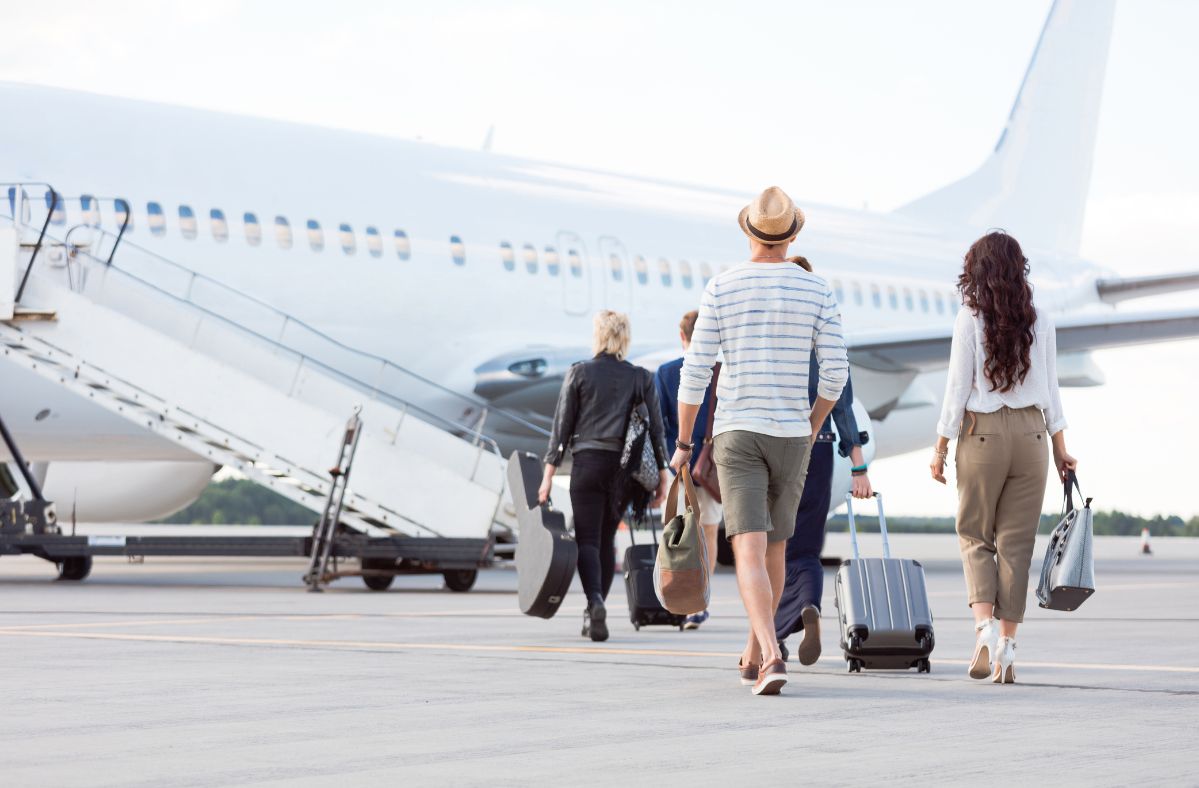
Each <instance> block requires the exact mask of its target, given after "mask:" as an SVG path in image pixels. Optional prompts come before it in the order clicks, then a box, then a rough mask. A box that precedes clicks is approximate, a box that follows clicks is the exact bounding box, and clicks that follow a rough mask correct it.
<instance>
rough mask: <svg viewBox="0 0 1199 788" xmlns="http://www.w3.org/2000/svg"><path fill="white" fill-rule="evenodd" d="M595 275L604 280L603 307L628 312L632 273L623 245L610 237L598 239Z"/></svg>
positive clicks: (630, 302)
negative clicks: (597, 259) (597, 263)
mask: <svg viewBox="0 0 1199 788" xmlns="http://www.w3.org/2000/svg"><path fill="white" fill-rule="evenodd" d="M599 258H600V259H599V263H600V264H599V265H598V266H597V270H596V275H597V276H599V277H601V278H602V279H603V280H604V307H605V308H606V309H615V310H616V311H617V312H626V313H627V312H629V311H631V310H632V307H633V290H632V288H633V272H632V271H631V270H629V255H628V252H626V251H625V248H624V244H622V243H621V242H620V241H619V240H618V239H616V238H613V237H612V236H610V235H605V236H604V237H602V238H600V239H599Z"/></svg>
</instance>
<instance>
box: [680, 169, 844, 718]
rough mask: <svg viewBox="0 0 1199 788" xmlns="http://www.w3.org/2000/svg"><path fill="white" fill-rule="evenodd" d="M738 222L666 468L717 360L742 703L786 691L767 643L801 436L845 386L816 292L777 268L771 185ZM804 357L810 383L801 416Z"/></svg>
mask: <svg viewBox="0 0 1199 788" xmlns="http://www.w3.org/2000/svg"><path fill="white" fill-rule="evenodd" d="M738 223H739V224H740V225H741V231H742V232H744V233H745V235H746V236H747V237H748V238H749V251H750V257H749V261H748V262H745V263H742V264H741V265H738V266H735V267H733V268H732V269H730V270H728V271H725V272H724V273H722V274H720V275H718V276H716V277H715V278H713V279H712V280H711V281H709V282H708V286H707V287H706V288H705V289H704V295H703V299H702V300H701V302H700V308H699V318H698V319H697V320H696V323H695V330H694V332H693V334H692V338H691V345H690V347H689V348H688V349H687V353H686V355H685V356H684V360H683V369H682V373H681V375H680V382H679V440H678V442H677V444H676V451H675V454H674V458H673V459H672V460H671V463H670V464H671V467H672V468H673V469H674V470H675V471H676V472H677V471H678V469H679V468H680V467H681V466H682V465H683V463H685V462H687V461H688V459H689V458H690V455H691V452H692V450H693V448H694V447H693V445H692V443H691V436H692V434H693V431H694V429H695V418H696V413H697V412H698V410H699V405H700V403H702V402H703V399H704V393H705V392H706V391H707V389H708V383H709V381H710V380H711V378H712V367H713V365H714V364H715V363H716V359H717V356H718V355H721V354H722V355H723V357H724V364H723V366H722V367H721V371H720V380H719V382H718V384H717V391H716V394H717V401H718V404H717V407H716V416H715V419H714V422H713V426H712V434H713V436H714V437H713V438H712V441H713V446H712V451H713V457H714V459H715V461H716V470H717V475H718V476H719V478H720V491H721V497H722V498H723V501H724V523H725V532H726V534H727V535H728V538H729V539H730V540H731V541H732V545H733V554H734V556H735V557H736V564H737V587H738V589H739V590H740V592H741V601H742V602H743V603H744V605H745V612H746V614H747V615H748V617H749V638H748V640H747V642H746V644H745V650H744V651H743V652H742V654H741V660H740V662H739V664H738V668H739V669H740V671H741V683H742V684H744V685H748V686H752V688H753V690H752V691H753V694H755V695H777V694H778V692H779V690H780V689H781V688H782V686H783V685H784V684H786V683H787V668H786V666H785V664H784V663H783V661H782V658H781V655H780V653H779V645H778V641H777V640H776V639H775V633H774V614H775V611H776V609H777V608H778V604H779V598H780V596H781V594H782V591H783V583H784V579H785V574H786V569H785V551H786V546H787V539H788V538H789V537H790V536H791V534H792V532H793V531H794V530H795V514H796V511H797V509H798V508H799V499H800V495H801V494H802V493H803V484H804V476H805V475H806V473H807V466H808V457H809V454H810V449H811V446H812V443H813V438H814V436H815V435H816V433H817V432H819V430H820V426H821V425H822V424H823V423H824V419H825V418H826V417H827V416H828V414H829V412H830V411H831V410H832V407H833V404H834V403H835V402H836V401H837V397H838V396H840V394H841V389H842V388H843V387H844V386H845V381H846V379H847V378H848V377H849V361H848V358H847V356H846V353H845V342H844V340H843V339H842V336H841V316H840V312H839V310H838V307H837V302H836V300H835V299H834V298H833V294H832V291H831V290H830V289H829V286H828V284H827V283H826V282H825V281H824V280H823V279H821V278H820V277H819V276H817V275H815V274H812V273H809V272H808V271H805V270H803V269H802V268H800V267H799V266H797V265H794V264H793V263H790V262H787V259H786V258H787V248H788V246H789V245H790V244H791V242H792V241H794V240H795V237H796V236H797V235H798V234H799V231H800V229H801V228H802V227H803V223H804V215H803V211H801V210H800V209H799V208H797V207H796V206H795V204H794V203H793V202H792V201H791V198H790V197H788V196H787V195H786V193H785V192H783V190H782V189H780V188H778V187H777V186H772V187H770V188H769V189H767V190H766V191H764V192H762V194H760V195H759V196H758V198H757V199H756V200H754V201H753V202H752V203H750V204H749V205H747V206H746V207H745V208H744V209H743V210H742V211H741V215H740V216H739V217H738ZM813 349H815V352H816V359H817V363H818V367H819V377H820V380H819V382H818V384H817V387H816V388H817V395H818V396H817V398H816V401H815V402H814V403H813V404H812V405H811V406H810V407H809V404H808V402H809V401H808V365H809V355H810V354H811V353H812V351H813Z"/></svg>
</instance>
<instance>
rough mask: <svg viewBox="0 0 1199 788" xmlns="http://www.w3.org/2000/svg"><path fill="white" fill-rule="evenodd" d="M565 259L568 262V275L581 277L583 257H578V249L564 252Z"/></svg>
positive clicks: (576, 277)
mask: <svg viewBox="0 0 1199 788" xmlns="http://www.w3.org/2000/svg"><path fill="white" fill-rule="evenodd" d="M566 259H567V260H568V261H569V262H570V275H571V276H573V277H574V278H575V279H582V278H583V258H582V257H579V250H577V249H571V250H570V251H569V252H567V253H566Z"/></svg>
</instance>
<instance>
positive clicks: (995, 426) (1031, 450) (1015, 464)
mask: <svg viewBox="0 0 1199 788" xmlns="http://www.w3.org/2000/svg"><path fill="white" fill-rule="evenodd" d="M1048 443H1049V439H1048V437H1047V435H1046V433H1045V417H1044V415H1043V414H1042V413H1041V411H1040V410H1038V409H1037V408H1021V409H1020V410H1012V409H1011V408H1001V409H1000V410H997V411H995V412H994V413H974V412H971V411H967V412H966V418H965V420H964V421H963V423H962V434H961V435H960V436H959V438H958V446H957V454H956V455H955V459H954V461H955V463H956V465H957V479H958V519H957V532H958V545H959V547H960V548H961V551H962V568H963V569H964V570H965V573H966V590H967V592H968V593H969V595H970V604H974V603H975V602H990V603H993V604H994V605H995V617H996V618H1002V619H1006V620H1008V621H1016V622H1019V621H1023V620H1024V606H1025V599H1026V597H1027V595H1028V570H1029V565H1030V563H1031V562H1032V551H1033V540H1034V539H1035V538H1036V535H1037V523H1038V522H1039V521H1040V518H1041V504H1042V502H1043V501H1044V499H1045V482H1046V475H1047V474H1048V472H1049V451H1048V447H1047V444H1048Z"/></svg>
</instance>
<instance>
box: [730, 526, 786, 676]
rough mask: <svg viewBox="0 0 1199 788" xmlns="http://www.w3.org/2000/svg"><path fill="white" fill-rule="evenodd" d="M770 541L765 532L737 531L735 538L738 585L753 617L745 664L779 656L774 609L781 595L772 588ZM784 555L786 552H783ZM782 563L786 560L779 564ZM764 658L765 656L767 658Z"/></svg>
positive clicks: (734, 549) (742, 599) (748, 611)
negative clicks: (768, 560) (769, 557)
mask: <svg viewBox="0 0 1199 788" xmlns="http://www.w3.org/2000/svg"><path fill="white" fill-rule="evenodd" d="M767 550H768V548H767V542H766V532H765V531H755V532H751V533H744V534H737V535H736V536H734V537H733V555H734V556H735V557H736V564H737V588H738V590H739V591H740V592H741V602H742V604H744V605H745V613H746V615H747V616H748V617H749V630H750V636H749V639H748V642H747V643H746V648H745V651H744V652H743V653H742V655H741V661H742V664H743V665H753V664H757V663H759V662H762V663H765V662H770V661H771V660H775V659H779V658H780V654H779V645H778V641H776V640H775V638H774V609H775V606H776V605H777V604H778V598H779V596H780V595H781V589H782V578H783V575H781V574H780V575H779V589H780V593H779V594H776V593H775V592H774V590H773V589H772V588H771V583H770V572H769V571H767V565H766V564H767V562H766V556H767ZM779 555H780V557H781V556H782V553H781V552H780V553H779ZM779 565H780V566H782V563H781V562H780V564H779ZM763 657H764V658H763Z"/></svg>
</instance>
